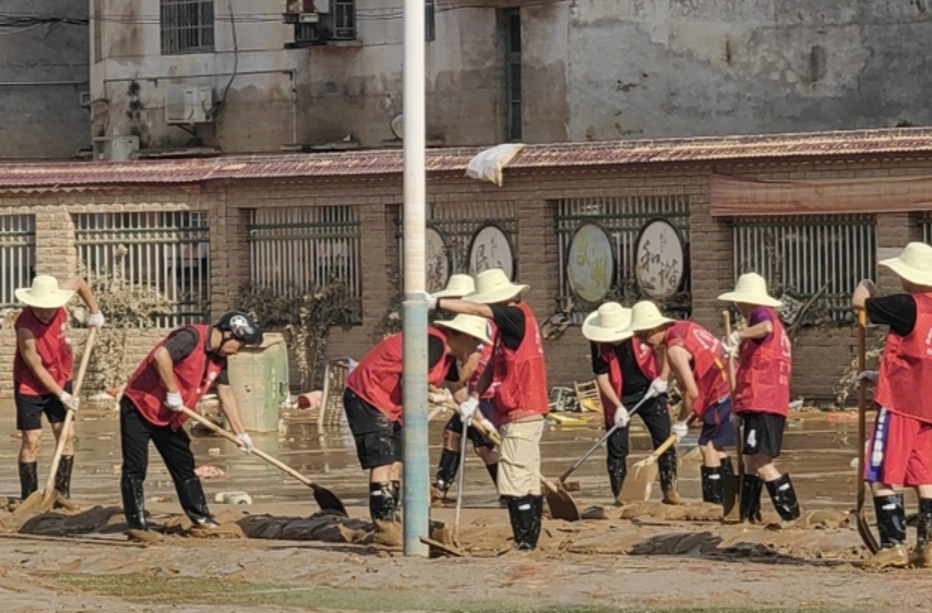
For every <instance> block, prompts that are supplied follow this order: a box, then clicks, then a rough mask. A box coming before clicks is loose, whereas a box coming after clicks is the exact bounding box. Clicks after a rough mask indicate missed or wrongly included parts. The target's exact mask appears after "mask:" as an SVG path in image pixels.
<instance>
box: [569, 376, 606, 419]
mask: <svg viewBox="0 0 932 613" xmlns="http://www.w3.org/2000/svg"><path fill="white" fill-rule="evenodd" d="M573 389H574V390H576V400H577V401H578V402H579V408H580V411H582V412H583V413H586V412H591V413H601V412H602V410H603V409H602V397H601V396H600V395H599V384H598V383H597V382H596V381H595V379H593V380H592V381H586V382H584V383H579V382H576V381H573Z"/></svg>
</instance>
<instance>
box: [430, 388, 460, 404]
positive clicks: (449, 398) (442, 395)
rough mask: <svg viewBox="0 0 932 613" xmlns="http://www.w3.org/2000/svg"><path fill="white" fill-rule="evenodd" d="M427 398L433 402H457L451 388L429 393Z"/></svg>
mask: <svg viewBox="0 0 932 613" xmlns="http://www.w3.org/2000/svg"><path fill="white" fill-rule="evenodd" d="M427 399H428V400H430V402H431V403H432V404H447V403H455V402H456V401H455V400H453V394H451V393H450V390H448V389H446V388H443V389H442V390H440V391H439V392H431V393H429V394H427Z"/></svg>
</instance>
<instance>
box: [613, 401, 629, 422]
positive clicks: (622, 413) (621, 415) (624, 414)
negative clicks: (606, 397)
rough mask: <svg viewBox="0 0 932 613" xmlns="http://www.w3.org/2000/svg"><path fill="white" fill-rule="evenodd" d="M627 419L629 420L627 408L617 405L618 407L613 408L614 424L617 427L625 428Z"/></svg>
mask: <svg viewBox="0 0 932 613" xmlns="http://www.w3.org/2000/svg"><path fill="white" fill-rule="evenodd" d="M629 421H631V418H630V417H629V416H628V409H626V408H624V407H623V406H621V405H618V408H616V409H615V425H616V426H618V427H619V428H627V427H628V422H629Z"/></svg>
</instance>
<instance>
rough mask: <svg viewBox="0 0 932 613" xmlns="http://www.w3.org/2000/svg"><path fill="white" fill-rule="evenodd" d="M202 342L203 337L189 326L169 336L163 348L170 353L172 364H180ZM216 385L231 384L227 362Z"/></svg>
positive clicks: (218, 376)
mask: <svg viewBox="0 0 932 613" xmlns="http://www.w3.org/2000/svg"><path fill="white" fill-rule="evenodd" d="M200 342H201V337H200V335H199V334H198V333H197V330H195V329H194V328H192V327H190V326H188V327H185V328H179V329H177V330H175V331H174V332H172V333H171V334H169V335H168V339H167V340H166V341H165V344H164V345H163V347H165V350H166V351H168V357H170V358H171V359H172V362H174V363H178V362H180V361H181V360H183V359H185V358H186V357H188V356H189V355H191V353H193V352H194V350H195V349H197V346H198V343H200ZM205 342H206V341H205ZM216 383H217V385H229V384H230V376H229V375H228V374H227V365H226V361H224V364H223V370H221V371H220V374H219V375H217V380H216Z"/></svg>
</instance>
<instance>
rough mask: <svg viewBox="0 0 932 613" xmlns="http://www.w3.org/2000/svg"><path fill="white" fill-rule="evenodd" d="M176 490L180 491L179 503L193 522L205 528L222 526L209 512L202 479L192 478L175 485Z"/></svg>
mask: <svg viewBox="0 0 932 613" xmlns="http://www.w3.org/2000/svg"><path fill="white" fill-rule="evenodd" d="M175 488H176V489H177V490H178V502H180V503H181V508H182V510H183V511H184V512H185V515H187V516H188V518H189V519H190V520H191V521H193V522H194V523H195V524H196V525H198V526H201V527H204V528H216V527H218V526H219V525H220V524H218V523H217V520H215V519H214V518H213V517H211V515H210V511H208V510H207V499H206V498H205V497H204V487H203V486H202V485H201V480H200V479H198V478H197V477H192V478H191V479H187V480H186V481H182V482H181V483H177V484H175Z"/></svg>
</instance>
